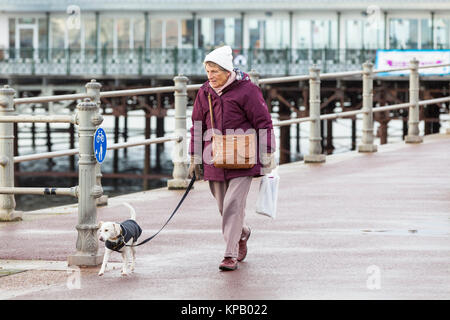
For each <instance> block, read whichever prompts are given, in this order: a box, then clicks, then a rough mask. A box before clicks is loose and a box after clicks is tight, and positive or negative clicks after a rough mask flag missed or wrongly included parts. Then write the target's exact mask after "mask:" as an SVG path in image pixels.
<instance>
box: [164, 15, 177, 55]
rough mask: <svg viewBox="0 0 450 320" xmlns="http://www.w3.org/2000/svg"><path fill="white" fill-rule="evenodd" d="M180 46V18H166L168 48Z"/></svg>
mask: <svg viewBox="0 0 450 320" xmlns="http://www.w3.org/2000/svg"><path fill="white" fill-rule="evenodd" d="M175 47H178V20H173V19H171V20H166V48H175Z"/></svg>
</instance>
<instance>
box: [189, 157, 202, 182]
mask: <svg viewBox="0 0 450 320" xmlns="http://www.w3.org/2000/svg"><path fill="white" fill-rule="evenodd" d="M194 172H195V180H202V179H203V164H202V162H201V160H200V159H198V158H197V157H195V156H192V157H191V164H190V165H189V169H188V177H189V178H192V177H193V176H194Z"/></svg>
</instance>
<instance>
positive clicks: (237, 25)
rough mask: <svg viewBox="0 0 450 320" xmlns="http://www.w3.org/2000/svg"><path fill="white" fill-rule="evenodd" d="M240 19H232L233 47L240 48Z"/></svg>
mask: <svg viewBox="0 0 450 320" xmlns="http://www.w3.org/2000/svg"><path fill="white" fill-rule="evenodd" d="M242 46H243V39H242V19H234V47H235V48H242Z"/></svg>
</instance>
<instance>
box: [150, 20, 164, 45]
mask: <svg viewBox="0 0 450 320" xmlns="http://www.w3.org/2000/svg"><path fill="white" fill-rule="evenodd" d="M150 47H151V48H161V47H162V20H158V19H152V20H151V21H150Z"/></svg>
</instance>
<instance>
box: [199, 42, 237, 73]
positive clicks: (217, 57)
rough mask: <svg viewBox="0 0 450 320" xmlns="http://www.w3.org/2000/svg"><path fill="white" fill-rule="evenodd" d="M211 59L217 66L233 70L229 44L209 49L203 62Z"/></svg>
mask: <svg viewBox="0 0 450 320" xmlns="http://www.w3.org/2000/svg"><path fill="white" fill-rule="evenodd" d="M207 61H211V62H214V63H217V64H218V65H219V66H221V67H222V68H224V69H225V70H228V71H230V72H231V71H233V55H232V54H231V47H230V46H223V47H220V48H217V49H215V50H213V51H211V52H210V53H209V54H207V55H206V57H205V60H204V61H203V63H206V62H207Z"/></svg>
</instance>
